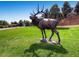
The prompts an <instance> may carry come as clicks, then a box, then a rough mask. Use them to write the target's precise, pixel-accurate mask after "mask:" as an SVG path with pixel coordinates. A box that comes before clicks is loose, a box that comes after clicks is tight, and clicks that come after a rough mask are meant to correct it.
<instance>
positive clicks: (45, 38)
mask: <svg viewBox="0 0 79 59" xmlns="http://www.w3.org/2000/svg"><path fill="white" fill-rule="evenodd" d="M44 34H45V39H46V38H47V36H46V32H45V30H44Z"/></svg>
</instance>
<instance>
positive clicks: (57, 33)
mask: <svg viewBox="0 0 79 59" xmlns="http://www.w3.org/2000/svg"><path fill="white" fill-rule="evenodd" d="M55 33H56V35H57V36H58V44H60V36H59V32H58V31H57V30H55Z"/></svg>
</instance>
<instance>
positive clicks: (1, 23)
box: [0, 20, 9, 28]
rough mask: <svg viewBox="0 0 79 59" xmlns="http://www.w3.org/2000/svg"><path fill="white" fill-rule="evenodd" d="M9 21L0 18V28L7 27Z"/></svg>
mask: <svg viewBox="0 0 79 59" xmlns="http://www.w3.org/2000/svg"><path fill="white" fill-rule="evenodd" d="M8 25H9V23H8V22H7V21H5V20H0V28H3V27H8Z"/></svg>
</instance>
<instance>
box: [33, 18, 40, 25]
mask: <svg viewBox="0 0 79 59" xmlns="http://www.w3.org/2000/svg"><path fill="white" fill-rule="evenodd" d="M40 21H41V19H35V20H32V23H33V24H34V25H35V26H38V25H39V22H40Z"/></svg>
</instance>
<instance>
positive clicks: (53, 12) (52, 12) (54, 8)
mask: <svg viewBox="0 0 79 59" xmlns="http://www.w3.org/2000/svg"><path fill="white" fill-rule="evenodd" d="M59 13H60V8H59V7H58V5H57V4H55V5H53V6H52V7H51V9H50V17H51V18H57V15H58V14H59Z"/></svg>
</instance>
